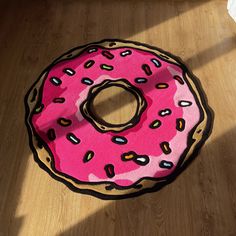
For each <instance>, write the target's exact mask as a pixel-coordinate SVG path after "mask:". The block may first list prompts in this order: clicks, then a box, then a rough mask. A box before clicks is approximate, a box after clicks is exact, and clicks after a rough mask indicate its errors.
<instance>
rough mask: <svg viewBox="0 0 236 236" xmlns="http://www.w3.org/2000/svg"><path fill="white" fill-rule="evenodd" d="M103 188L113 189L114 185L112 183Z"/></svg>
mask: <svg viewBox="0 0 236 236" xmlns="http://www.w3.org/2000/svg"><path fill="white" fill-rule="evenodd" d="M105 189H106V190H112V189H114V187H113V186H112V185H107V186H106V187H105Z"/></svg>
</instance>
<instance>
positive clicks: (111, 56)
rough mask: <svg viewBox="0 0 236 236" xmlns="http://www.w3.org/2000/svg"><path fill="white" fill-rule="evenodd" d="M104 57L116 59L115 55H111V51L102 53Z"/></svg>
mask: <svg viewBox="0 0 236 236" xmlns="http://www.w3.org/2000/svg"><path fill="white" fill-rule="evenodd" d="M102 55H103V56H104V57H106V58H107V59H110V60H111V59H113V58H114V55H113V54H111V53H110V52H109V51H102Z"/></svg>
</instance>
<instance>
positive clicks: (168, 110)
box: [158, 109, 172, 116]
mask: <svg viewBox="0 0 236 236" xmlns="http://www.w3.org/2000/svg"><path fill="white" fill-rule="evenodd" d="M171 113H172V112H171V110H170V109H164V110H160V111H159V113H158V114H159V116H169V115H171Z"/></svg>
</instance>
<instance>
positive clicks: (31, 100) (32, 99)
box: [30, 88, 37, 102]
mask: <svg viewBox="0 0 236 236" xmlns="http://www.w3.org/2000/svg"><path fill="white" fill-rule="evenodd" d="M36 96H37V89H36V88H35V89H34V90H33V94H32V97H31V99H30V102H34V101H35V99H36Z"/></svg>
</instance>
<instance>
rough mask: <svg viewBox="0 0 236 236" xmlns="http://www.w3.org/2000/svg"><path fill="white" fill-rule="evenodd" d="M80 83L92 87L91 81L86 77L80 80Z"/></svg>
mask: <svg viewBox="0 0 236 236" xmlns="http://www.w3.org/2000/svg"><path fill="white" fill-rule="evenodd" d="M81 83H83V84H86V85H92V84H93V81H92V80H91V79H90V78H88V77H84V78H82V80H81Z"/></svg>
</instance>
